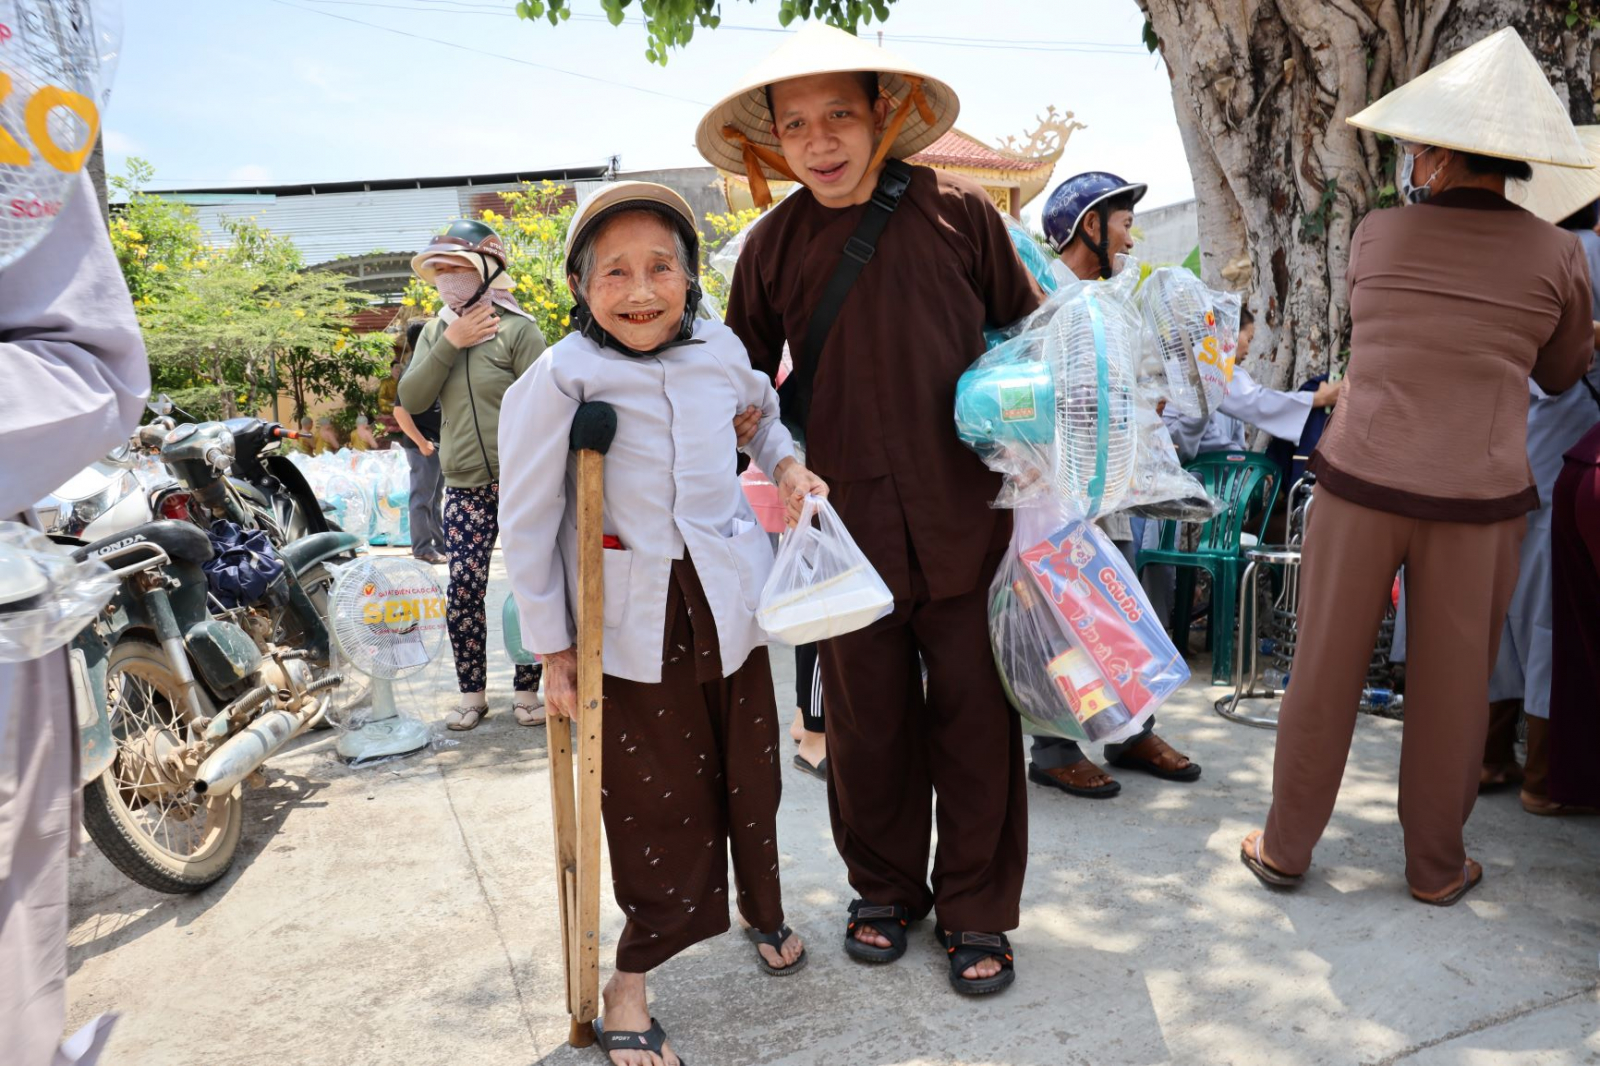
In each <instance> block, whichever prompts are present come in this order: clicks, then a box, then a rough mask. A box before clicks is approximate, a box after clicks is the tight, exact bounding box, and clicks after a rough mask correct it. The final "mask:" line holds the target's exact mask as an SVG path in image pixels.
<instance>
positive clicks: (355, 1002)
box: [0, 555, 1600, 1066]
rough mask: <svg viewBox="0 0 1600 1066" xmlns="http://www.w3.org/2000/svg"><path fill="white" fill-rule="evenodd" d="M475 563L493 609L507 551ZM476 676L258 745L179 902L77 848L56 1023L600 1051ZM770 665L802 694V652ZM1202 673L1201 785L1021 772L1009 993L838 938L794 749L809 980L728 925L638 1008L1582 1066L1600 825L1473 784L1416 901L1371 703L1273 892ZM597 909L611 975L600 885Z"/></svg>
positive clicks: (835, 1049) (204, 1054) (241, 1036)
mask: <svg viewBox="0 0 1600 1066" xmlns="http://www.w3.org/2000/svg"><path fill="white" fill-rule="evenodd" d="M440 576H441V578H442V576H443V573H442V570H441V571H440ZM494 579H495V580H494V583H493V584H492V586H491V591H490V605H491V608H492V610H498V606H499V603H500V600H501V598H502V597H503V596H504V594H505V584H504V581H503V570H502V569H501V567H500V562H499V557H498V555H496V558H495V569H494ZM491 629H494V630H498V626H497V625H492V626H491ZM491 639H493V640H496V641H497V640H498V632H496V633H495V634H494V635H493V637H492V638H491ZM974 653H975V654H982V653H985V652H984V651H983V650H982V649H975V650H974ZM490 664H491V670H492V675H491V682H490V693H491V707H492V708H493V709H494V710H495V714H494V716H493V717H491V718H490V719H489V720H488V721H487V722H486V723H485V724H483V725H482V726H480V727H479V728H478V729H477V730H476V731H474V732H472V733H469V734H465V735H462V736H460V738H459V741H458V742H455V743H448V742H447V743H446V744H445V745H444V746H442V747H440V748H439V749H438V750H435V751H432V752H429V753H424V754H421V755H418V756H413V757H411V758H408V759H405V760H400V761H397V762H393V763H390V764H386V765H382V766H379V767H373V768H367V769H355V770H352V769H350V768H347V767H345V766H343V765H342V764H340V763H339V762H337V761H336V760H335V759H334V757H333V754H332V751H331V749H332V742H333V737H332V734H329V733H319V734H313V735H311V736H310V737H307V738H303V739H301V740H300V741H298V742H297V743H296V745H295V746H294V747H293V748H292V750H290V751H288V752H286V753H281V754H280V755H279V756H277V757H276V758H274V759H273V760H272V761H271V762H270V763H269V764H268V768H269V774H268V776H269V783H268V785H267V787H266V788H264V789H257V790H254V791H247V792H246V797H245V798H246V807H245V814H246V825H245V836H244V842H243V844H242V846H241V850H240V855H239V858H238V861H237V862H236V864H235V865H234V868H233V869H232V870H231V871H230V872H229V874H228V875H227V877H226V878H224V880H223V881H222V882H220V883H219V884H217V885H215V886H213V887H212V888H211V889H209V890H207V891H206V892H204V893H201V894H200V895H198V896H193V897H177V896H163V895H160V894H158V893H154V892H150V891H148V890H146V889H144V888H141V887H140V886H138V885H135V884H133V883H132V882H130V881H128V880H127V879H125V878H123V877H122V876H121V875H120V874H119V873H117V872H116V871H115V870H114V869H113V868H112V867H111V866H110V865H109V864H108V863H107V862H106V861H105V860H104V859H103V858H102V857H101V856H100V855H99V853H98V852H97V851H95V850H94V848H93V846H92V845H90V846H89V847H88V849H87V850H86V853H85V854H84V856H83V857H82V858H80V859H78V860H76V861H75V862H74V865H73V889H72V911H71V914H72V934H71V945H72V947H71V958H70V964H69V973H70V976H69V979H68V993H69V997H70V1006H69V1015H70V1016H69V1018H68V1022H69V1028H70V1027H75V1026H76V1025H78V1024H80V1023H81V1022H83V1021H84V1020H86V1019H87V1018H89V1017H91V1016H93V1015H94V1014H96V1013H98V1012H100V1011H104V1010H112V1009H114V1010H118V1011H120V1012H122V1014H123V1018H122V1021H121V1022H120V1023H119V1026H118V1028H117V1030H116V1033H115V1035H114V1036H113V1038H112V1040H111V1043H110V1049H109V1052H108V1056H107V1060H108V1062H110V1063H112V1064H114V1066H187V1064H190V1063H202V1062H203V1063H206V1064H207V1066H246V1064H248V1066H257V1064H262V1066H265V1064H273V1066H279V1064H285V1066H300V1064H305V1066H321V1064H330V1066H331V1064H341V1066H348V1064H369V1063H370V1064H375V1066H376V1064H389V1063H394V1064H406V1066H424V1064H441V1066H442V1064H457V1063H463V1064H464V1063H473V1064H482V1066H499V1064H530V1063H540V1064H550V1066H566V1064H577V1063H594V1064H599V1063H602V1062H603V1061H604V1059H603V1057H602V1056H601V1054H600V1053H599V1051H597V1050H595V1049H593V1048H591V1049H587V1050H584V1051H577V1050H573V1049H571V1048H568V1047H566V1046H565V1044H564V1040H565V1038H566V1033H567V1021H566V1016H565V1014H564V1008H563V1004H562V992H561V988H562V975H561V967H560V952H559V943H560V938H559V926H558V920H557V914H556V909H555V894H554V887H553V881H552V869H553V866H554V862H553V855H552V845H551V839H550V812H549V798H548V795H549V794H548V779H547V776H546V749H545V735H544V729H543V728H542V727H541V728H537V729H525V728H522V727H519V726H517V725H516V724H515V721H514V720H513V718H512V716H511V714H510V705H509V703H510V687H511V679H510V673H511V671H510V667H509V664H507V663H506V662H505V659H504V656H503V655H502V654H501V650H500V648H499V647H498V645H496V646H494V647H492V648H491V651H490ZM774 665H775V667H776V672H777V674H778V686H779V706H780V708H789V707H791V706H792V702H793V700H792V696H793V687H792V684H793V683H792V669H793V664H792V658H791V657H790V656H788V655H787V654H786V653H785V650H784V649H781V648H780V649H777V650H776V653H775V655H774ZM1195 673H1196V676H1197V677H1198V676H1201V675H1202V674H1203V673H1204V671H1203V670H1202V669H1201V667H1200V666H1199V665H1196V667H1195ZM453 691H454V675H453V673H452V672H451V670H450V667H449V663H448V661H447V660H446V661H445V662H441V663H439V664H437V665H436V666H435V667H433V668H432V669H431V670H430V672H429V673H427V674H425V675H423V678H422V680H421V681H420V682H418V683H417V684H415V685H413V686H412V691H411V692H410V693H409V694H408V693H405V692H404V691H402V694H401V695H402V698H409V699H412V700H415V701H418V703H419V704H420V705H422V706H426V707H428V708H430V711H429V713H430V716H431V717H433V718H435V719H438V718H442V717H443V714H444V712H445V710H446V709H447V708H448V706H449V705H450V703H451V702H452V700H453V696H452V693H453ZM1210 692H1211V690H1208V689H1207V688H1205V687H1203V686H1200V685H1191V686H1190V687H1189V688H1187V689H1185V690H1184V691H1183V692H1182V693H1180V694H1179V695H1178V696H1177V697H1175V698H1174V699H1173V700H1172V701H1171V702H1170V703H1169V704H1168V705H1167V707H1166V708H1164V709H1163V710H1162V712H1161V715H1160V723H1161V730H1160V731H1161V733H1162V734H1163V735H1164V736H1166V737H1167V738H1168V739H1170V740H1171V741H1172V742H1173V743H1174V744H1175V745H1176V746H1177V747H1178V748H1180V750H1183V751H1186V752H1188V753H1190V754H1191V755H1192V756H1193V757H1194V758H1195V759H1196V760H1197V761H1199V762H1201V763H1202V764H1203V765H1204V766H1205V776H1204V777H1202V778H1201V780H1200V781H1199V782H1198V783H1196V784H1193V785H1177V784H1167V783H1163V782H1158V781H1156V780H1154V779H1153V778H1149V777H1144V776H1141V775H1138V774H1131V773H1124V774H1120V775H1119V776H1120V777H1121V779H1122V781H1123V783H1124V787H1123V791H1122V794H1121V795H1120V796H1119V797H1117V798H1115V799H1113V800H1110V801H1101V802H1091V801H1086V800H1078V799H1073V798H1070V797H1067V796H1065V795H1063V794H1061V793H1057V792H1047V791H1045V790H1043V789H1040V788H1038V787H1037V786H1030V790H1029V795H1030V799H1031V801H1032V808H1031V811H1030V823H1031V849H1032V850H1031V859H1030V867H1029V871H1028V881H1027V888H1026V892H1025V895H1024V898H1023V924H1022V928H1021V929H1020V930H1018V931H1017V932H1016V933H1014V934H1013V936H1012V940H1013V943H1014V945H1015V948H1016V951H1017V964H1018V980H1017V984H1016V985H1015V986H1014V987H1013V988H1012V989H1011V990H1010V991H1008V992H1006V993H1004V994H1002V995H999V996H996V997H992V998H988V999H980V1000H973V999H968V998H965V997H958V996H957V995H955V994H954V993H953V992H952V991H951V990H950V989H949V987H948V985H947V983H946V977H945V974H946V966H945V963H944V959H943V952H942V950H941V949H939V948H938V947H937V946H936V945H935V943H934V941H933V938H932V935H931V932H930V930H929V927H928V925H927V923H923V924H921V925H918V926H915V927H913V930H912V937H911V949H910V951H909V952H908V953H907V955H906V957H905V958H904V959H902V960H901V961H900V962H899V963H897V964H895V965H893V966H888V967H877V968H872V967H866V966H861V965H858V964H855V963H853V962H852V961H850V960H849V959H848V958H846V957H845V956H844V954H843V952H842V951H841V950H840V948H839V945H838V940H839V937H840V935H841V931H842V928H843V926H842V918H841V916H842V914H843V912H844V906H845V904H846V903H847V902H848V901H849V900H850V899H851V898H852V894H851V892H850V890H849V887H848V885H847V884H846V883H845V880H844V871H843V867H842V865H841V863H840V862H839V859H838V857H837V855H836V854H835V852H834V849H833V844H832V840H831V837H830V834H829V830H828V818H827V800H826V795H825V792H824V786H823V785H822V784H821V783H820V782H818V781H815V780H813V779H811V778H809V777H805V776H802V775H800V774H799V773H797V772H795V771H792V770H788V769H786V771H785V778H784V787H785V793H784V800H783V808H782V811H781V814H780V817H779V828H780V841H779V842H780V845H781V847H782V850H783V858H782V862H783V869H784V879H785V880H784V885H785V889H786V892H785V896H786V902H787V906H788V910H789V919H790V922H791V924H793V925H794V927H795V928H796V929H797V930H798V931H799V932H800V933H801V934H802V935H804V936H805V937H807V938H808V941H809V943H810V946H811V947H810V950H811V962H810V965H809V967H808V969H807V970H806V971H805V972H804V973H802V974H798V975H796V976H794V977H792V978H786V979H783V980H777V979H773V978H768V977H765V976H763V975H762V974H761V973H760V972H759V970H758V969H757V967H756V966H755V963H754V960H753V957H752V950H753V949H752V948H751V947H750V945H749V944H748V943H747V942H746V941H745V940H744V939H743V938H742V937H738V936H737V935H729V936H724V937H721V938H718V939H715V940H712V941H709V942H706V943H704V944H701V945H698V946H697V947H695V948H694V949H692V950H690V951H689V952H687V953H685V954H684V955H682V956H679V957H678V958H676V959H674V960H672V961H671V962H669V963H667V964H666V965H665V966H664V967H662V968H661V969H660V970H659V971H658V972H657V974H655V975H654V976H653V977H652V980H651V990H652V1010H653V1012H654V1013H655V1015H656V1016H657V1017H658V1018H660V1019H661V1021H662V1022H663V1024H664V1025H665V1026H666V1027H667V1029H668V1031H669V1033H671V1035H672V1037H673V1040H674V1044H675V1046H676V1047H677V1048H678V1050H679V1051H680V1052H681V1053H682V1054H683V1055H684V1056H685V1058H686V1059H687V1060H688V1061H689V1062H690V1063H693V1064H694V1066H742V1064H757V1063H761V1064H782V1066H801V1064H807V1066H809V1064H823V1063H826V1064H829V1066H933V1064H967V1066H978V1064H1007V1066H1060V1064H1079V1063H1081V1064H1085V1066H1116V1064H1126V1066H1147V1064H1148V1066H1155V1064H1159V1063H1169V1062H1171V1063H1207V1064H1211V1063H1216V1064H1240V1066H1244V1064H1252V1066H1254V1064H1262V1066H1266V1064H1273V1066H1277V1064H1301V1063H1318V1064H1320V1063H1329V1064H1344V1063H1349V1064H1385V1066H1386V1064H1390V1063H1405V1064H1407V1066H1442V1064H1463V1066H1466V1064H1470V1066H1568V1064H1580V1063H1582V1064H1600V967H1597V952H1600V822H1597V821H1595V820H1562V819H1540V818H1534V817H1530V816H1528V815H1525V814H1524V813H1523V812H1522V810H1521V808H1520V807H1519V806H1518V804H1517V801H1516V798H1515V795H1514V793H1513V794H1506V795H1493V796H1486V797H1484V798H1483V799H1482V800H1481V801H1480V802H1479V804H1478V807H1477V811H1476V812H1475V814H1474V815H1473V819H1472V822H1471V823H1470V825H1469V826H1468V829H1467V842H1468V848H1469V851H1470V852H1471V853H1472V854H1473V855H1474V856H1475V857H1476V858H1478V859H1479V860H1480V861H1481V862H1482V863H1483V865H1484V867H1485V871H1486V873H1485V880H1484V883H1483V885H1482V886H1481V887H1480V888H1479V889H1478V890H1476V891H1475V892H1473V893H1472V894H1471V895H1470V896H1468V897H1467V900H1466V901H1464V902H1463V903H1462V904H1460V905H1458V906H1456V907H1454V908H1450V909H1442V910H1441V909H1434V908H1429V907H1424V906H1421V905H1419V904H1416V903H1413V902H1412V901H1411V900H1410V898H1409V896H1408V895H1407V893H1406V889H1405V882H1404V878H1403V876H1402V869H1403V856H1402V853H1401V847H1400V831H1399V826H1398V823H1397V821H1396V817H1395V793H1396V779H1397V764H1398V758H1399V735H1400V727H1399V723H1397V722H1391V721H1384V720H1379V719H1373V718H1367V717H1363V718H1362V719H1361V721H1360V724H1359V726H1358V728H1357V730H1356V739H1355V746H1354V749H1353V751H1352V753H1351V757H1350V766H1349V770H1348V772H1347V774H1346V778H1345V785H1344V791H1343V792H1342V793H1341V796H1340V801H1339V807H1338V809H1337V811H1336V812H1335V815H1334V820H1333V824H1332V826H1331V827H1330V829H1329V832H1328V835H1327V837H1326V839H1325V840H1324V841H1323V843H1322V846H1321V848H1320V849H1319V850H1318V853H1317V862H1316V866H1315V867H1314V868H1313V870H1312V872H1311V874H1310V876H1309V877H1308V878H1307V884H1306V885H1305V886H1304V888H1303V889H1302V890H1301V891H1300V892H1298V893H1296V894H1293V895H1274V894H1269V893H1267V892H1266V891H1264V890H1263V889H1262V888H1260V887H1259V886H1258V884H1257V883H1256V881H1255V879H1254V878H1253V877H1251V876H1250V874H1249V873H1248V871H1246V870H1245V868H1244V867H1243V866H1242V865H1240V863H1239V862H1238V859H1237V850H1238V844H1239V840H1240V839H1241V838H1242V837H1243V836H1244V834H1245V832H1246V831H1248V830H1249V829H1250V828H1253V827H1255V826H1259V825H1260V824H1261V821H1262V818H1263V816H1264V814H1265V811H1266V807H1267V803H1268V800H1269V786H1270V781H1271V770H1272V761H1271V760H1272V747H1273V734H1272V733H1270V732H1264V731H1260V730H1255V729H1249V728H1246V727H1243V726H1237V725H1233V724H1230V723H1228V722H1225V721H1223V720H1222V719H1220V718H1218V717H1216V716H1215V715H1214V714H1213V713H1212V712H1211V710H1210V698H1209V694H1210ZM783 717H784V721H785V722H787V720H788V713H787V711H785V714H784V716H783ZM450 737H451V738H452V739H455V737H456V735H455V734H450ZM790 754H792V748H791V746H790V745H789V744H788V742H787V741H785V755H784V758H785V760H787V759H788V757H789V755H790ZM604 914H605V922H606V926H605V929H604V930H603V937H604V946H603V947H602V959H603V960H604V961H605V962H606V963H609V958H610V951H611V948H612V946H614V944H615V938H616V935H617V933H618V931H619V930H620V927H621V919H620V916H619V915H618V914H616V913H615V908H614V905H613V904H612V903H611V902H610V899H609V897H607V898H606V899H605V901H604ZM0 1059H3V1055H0Z"/></svg>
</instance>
